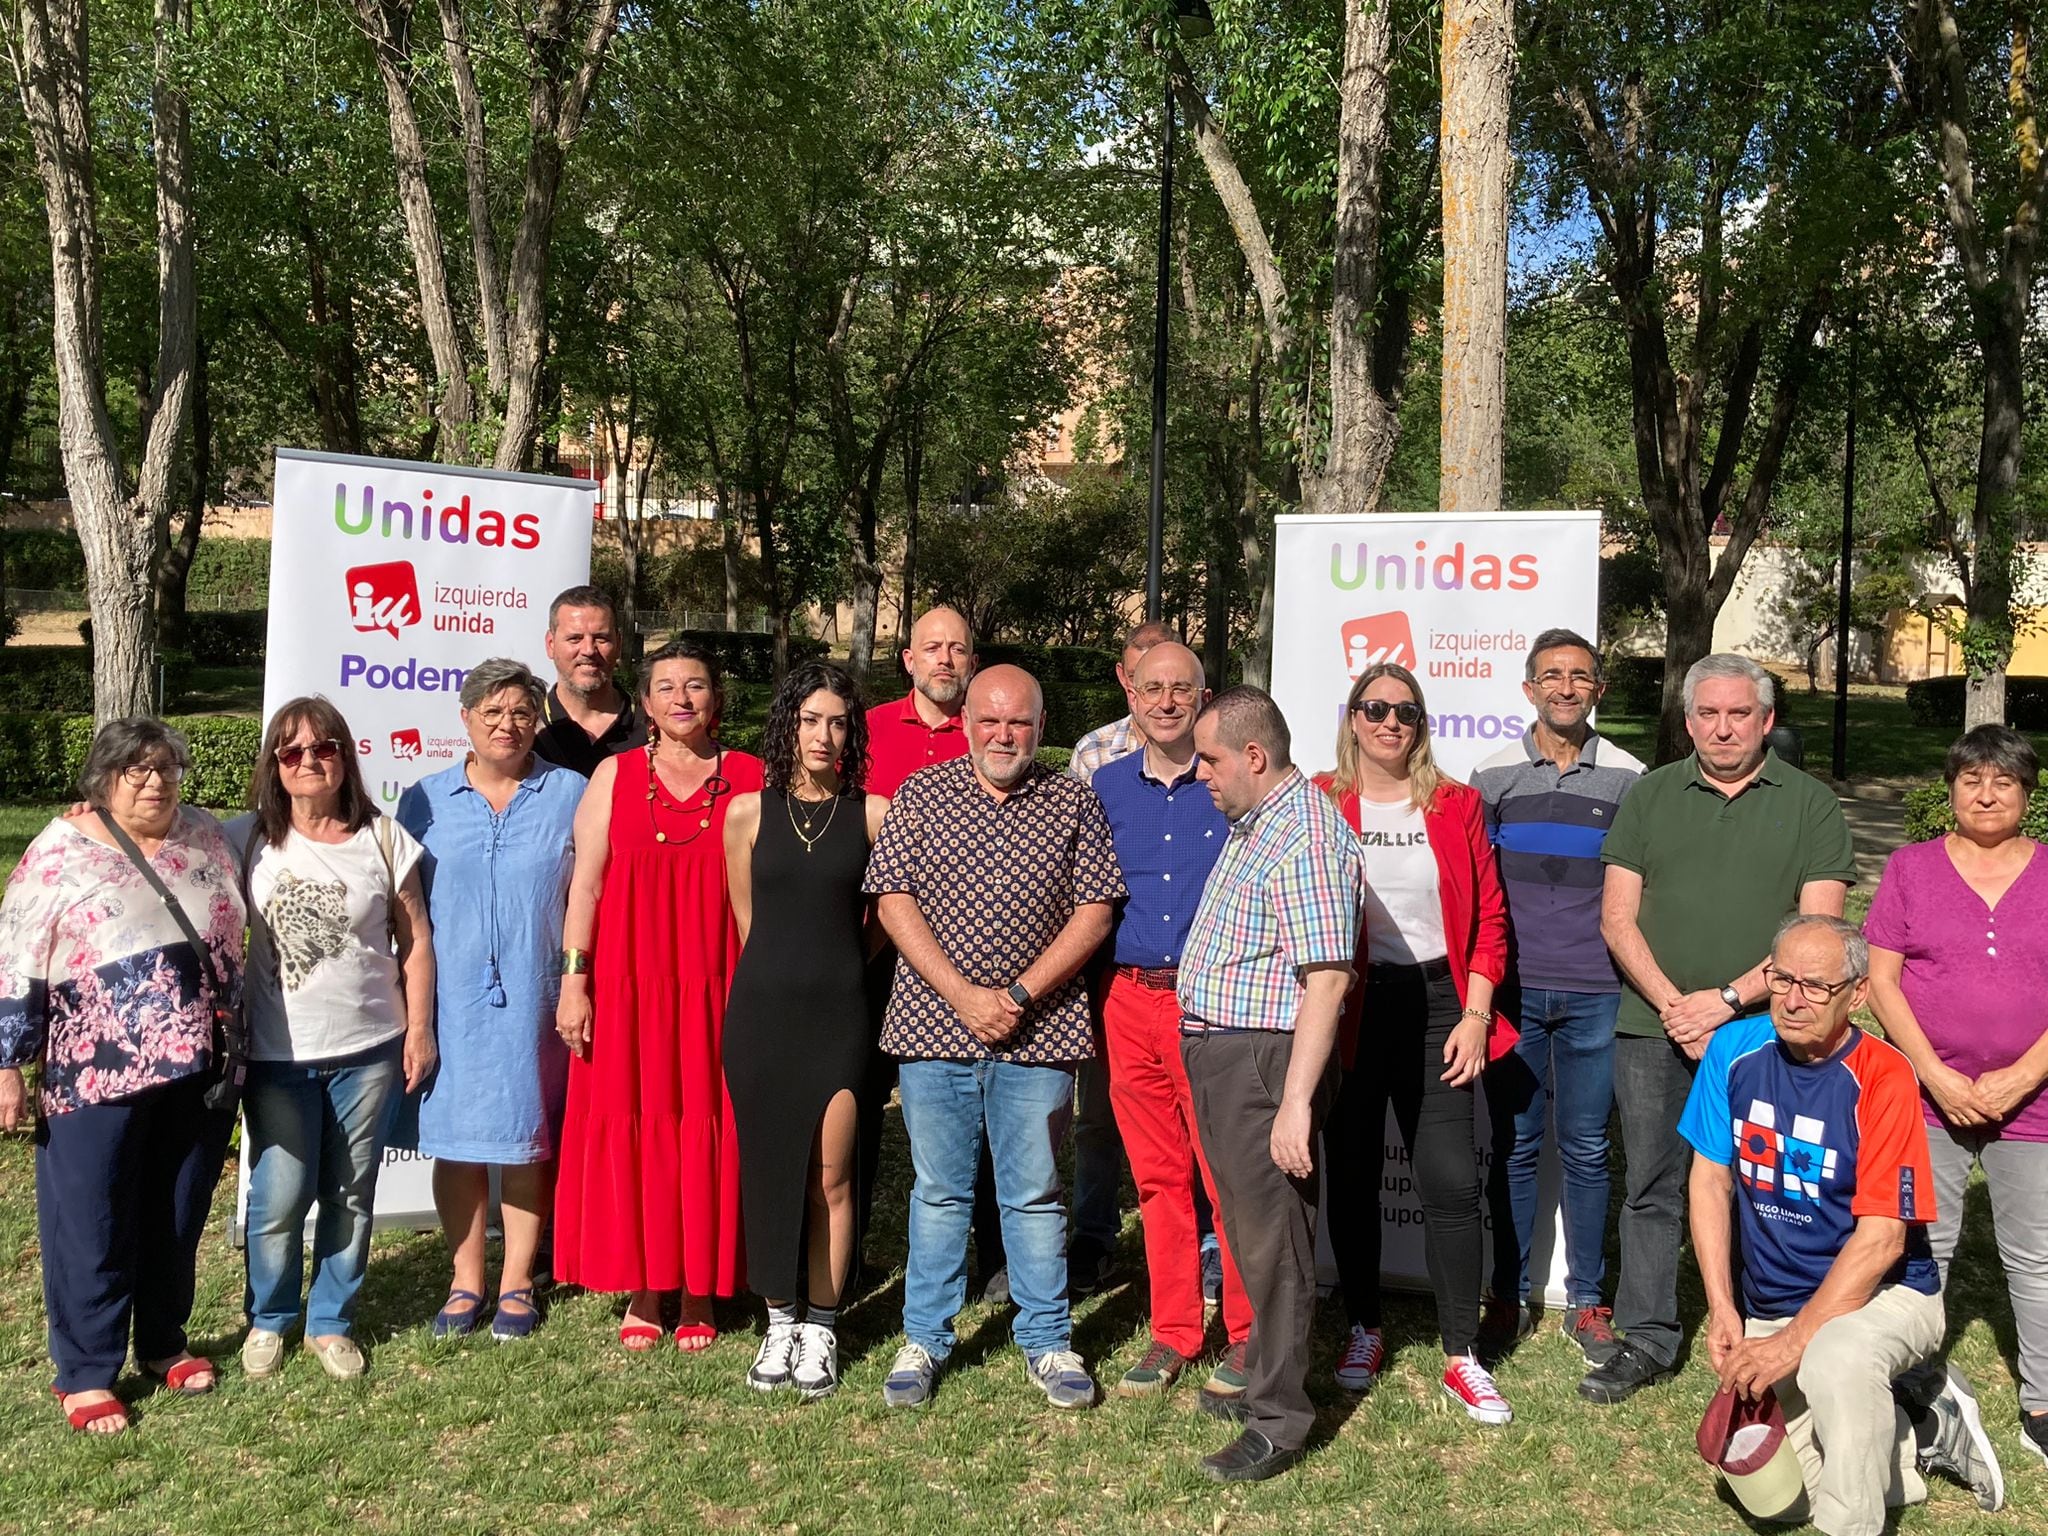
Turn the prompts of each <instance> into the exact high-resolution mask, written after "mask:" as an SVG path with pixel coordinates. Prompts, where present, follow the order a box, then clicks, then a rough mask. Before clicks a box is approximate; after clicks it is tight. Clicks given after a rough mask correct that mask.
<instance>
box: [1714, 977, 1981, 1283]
mask: <svg viewBox="0 0 2048 1536" xmlns="http://www.w3.org/2000/svg"><path fill="white" fill-rule="evenodd" d="M1678 1131H1679V1134H1680V1135H1681V1136H1683V1137H1684V1138H1685V1139H1686V1140H1687V1141H1689V1142H1691V1143H1692V1145H1693V1147H1694V1149H1695V1150H1696V1151H1698V1153H1699V1154H1700V1156H1702V1157H1704V1158H1707V1159H1709V1160H1710V1161H1712V1162H1716V1163H1719V1164H1721V1165H1722V1166H1723V1167H1725V1168H1729V1169H1730V1171H1731V1172H1733V1173H1734V1175H1735V1219H1736V1227H1737V1235H1738V1237H1739V1239H1740V1241H1739V1244H1738V1251H1739V1252H1740V1253H1741V1255H1742V1302H1743V1307H1744V1309H1745V1310H1746V1311H1747V1312H1748V1314H1749V1315H1750V1316H1751V1317H1758V1318H1781V1317H1790V1316H1792V1315H1793V1314H1794V1313H1795V1312H1797V1311H1798V1310H1799V1309H1800V1308H1801V1307H1803V1306H1805V1305H1806V1303H1807V1301H1808V1299H1809V1298H1811V1297H1812V1295H1813V1293H1814V1292H1815V1291H1816V1290H1818V1289H1820V1283H1821V1281H1823V1280H1825V1279H1826V1278H1827V1273H1828V1270H1829V1269H1831V1268H1832V1267H1833V1266H1834V1262H1835V1259H1836V1257H1837V1255H1839V1254H1840V1253H1841V1251H1842V1248H1843V1246H1844V1245H1845V1244H1847V1243H1848V1241H1849V1234H1850V1233H1851V1232H1853V1231H1855V1229H1856V1221H1857V1218H1859V1217H1862V1216H1889V1217H1891V1218H1893V1219H1894V1220H1897V1221H1903V1222H1905V1223H1906V1251H1905V1253H1904V1254H1903V1255H1902V1256H1901V1257H1900V1259H1899V1261H1898V1263H1897V1264H1895V1265H1893V1266H1892V1268H1891V1270H1890V1271H1889V1272H1888V1273H1887V1274H1886V1275H1885V1277H1884V1283H1885V1284H1886V1285H1904V1286H1907V1287H1909V1288H1910V1289H1912V1290H1916V1291H1919V1292H1921V1293H1922V1294H1924V1295H1928V1296H1932V1295H1934V1294H1935V1293H1936V1292H1938V1291H1939V1290H1940V1289H1941V1277H1940V1274H1939V1272H1938V1271H1937V1270H1936V1269H1935V1266H1934V1254H1933V1251H1932V1249H1930V1248H1929V1247H1928V1243H1927V1223H1929V1222H1931V1221H1933V1220H1934V1175H1933V1173H1932V1170H1931V1169H1930V1167H1929V1164H1928V1160H1927V1128H1926V1126H1924V1125H1922V1124H1921V1122H1920V1087H1919V1084H1918V1082H1916V1081H1915V1079H1914V1077H1913V1068H1912V1067H1911V1065H1910V1064H1908V1062H1907V1061H1906V1058H1905V1057H1904V1056H1902V1055H1900V1054H1899V1051H1898V1049H1897V1047H1895V1046H1890V1045H1887V1044H1885V1042H1884V1041H1882V1040H1879V1039H1877V1038H1875V1037H1874V1036H1871V1035H1866V1034H1864V1033H1863V1031H1862V1030H1860V1029H1855V1028H1851V1029H1850V1031H1849V1038H1848V1039H1847V1040H1845V1041H1844V1042H1843V1043H1842V1045H1841V1047H1840V1048H1839V1049H1838V1050H1837V1051H1836V1052H1835V1053H1834V1054H1833V1055H1832V1056H1830V1057H1828V1058H1827V1060H1825V1061H1815V1062H1802V1061H1795V1060H1794V1059H1793V1058H1792V1056H1791V1055H1790V1054H1789V1053H1787V1051H1786V1050H1785V1048H1784V1047H1783V1046H1782V1045H1780V1044H1779V1043H1778V1035H1777V1031H1776V1030H1774V1029H1773V1028H1772V1027H1771V1019H1770V1015H1769V1014H1758V1015H1756V1016H1755V1017H1753V1018H1747V1019H1736V1020H1734V1021H1733V1022H1731V1023H1727V1024H1723V1025H1722V1026H1721V1027H1720V1028H1719V1029H1718V1030H1716V1031H1715V1032H1714V1041H1713V1044H1712V1045H1710V1046H1708V1047H1707V1054H1706V1057H1705V1059H1704V1060H1702V1061H1701V1062H1700V1068H1699V1075H1698V1076H1697V1077H1695V1078H1694V1079H1693V1084H1692V1096H1691V1098H1689V1099H1687V1100H1686V1105H1685V1114H1684V1115H1683V1117H1681V1118H1680V1120H1679V1122H1678Z"/></svg>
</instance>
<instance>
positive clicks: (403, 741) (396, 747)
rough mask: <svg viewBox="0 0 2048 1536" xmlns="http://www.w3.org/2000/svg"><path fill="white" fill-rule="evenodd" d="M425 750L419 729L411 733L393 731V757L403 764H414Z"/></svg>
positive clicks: (410, 731)
mask: <svg viewBox="0 0 2048 1536" xmlns="http://www.w3.org/2000/svg"><path fill="white" fill-rule="evenodd" d="M425 750H426V748H425V747H424V746H423V745H422V744H421V742H420V733H419V730H418V728H417V727H415V728H414V729H412V730H409V731H393V732H392V733H391V755H392V756H393V757H395V758H397V759H398V760H399V761H400V762H401V763H410V762H413V761H414V760H416V759H417V758H418V757H419V756H420V754H421V753H422V752H424V751H425Z"/></svg>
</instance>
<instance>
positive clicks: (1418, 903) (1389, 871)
mask: <svg viewBox="0 0 2048 1536" xmlns="http://www.w3.org/2000/svg"><path fill="white" fill-rule="evenodd" d="M1358 841H1359V845H1360V846H1361V847H1362V848H1363V849H1364V850H1365V942H1366V959H1367V960H1368V961H1369V962H1370V963H1371V964H1373V965H1420V964H1421V963H1422V962H1423V961H1425V960H1441V959H1443V957H1444V955H1445V954H1446V952H1447V946H1446V945H1445V943H1444V902H1443V894H1442V892H1440V891H1439V890H1438V889H1437V871H1436V855H1435V854H1434V853H1432V852H1431V851H1430V847H1429V830H1428V827H1427V826H1426V824H1425V823H1424V821H1423V819H1422V812H1421V811H1419V810H1417V809H1416V808H1415V807H1414V806H1413V805H1411V804H1410V803H1409V802H1408V798H1407V796H1405V795H1404V796H1402V797H1401V798H1400V799H1399V800H1395V801H1392V802H1389V803H1387V804H1380V803H1378V802H1376V801H1372V800H1367V799H1365V798H1364V797H1363V796H1361V797H1360V798H1359V801H1358Z"/></svg>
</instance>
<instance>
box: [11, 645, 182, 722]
mask: <svg viewBox="0 0 2048 1536" xmlns="http://www.w3.org/2000/svg"><path fill="white" fill-rule="evenodd" d="M158 655H159V659H160V660H161V661H162V663H163V667H164V690H165V694H166V696H167V697H170V698H173V699H175V698H177V697H179V696H180V695H182V694H183V693H184V692H185V691H186V690H187V689H188V688H189V687H190V686H191V682H192V656H191V653H190V652H187V651H162V652H159V653H158ZM152 682H154V679H152ZM0 700H4V701H5V702H6V704H7V706H8V707H9V708H11V709H26V710H35V709H50V710H56V711H57V712H58V713H60V714H67V715H89V714H91V713H92V652H91V651H90V650H87V649H86V648H85V647H83V646H77V645H10V646H6V647H4V648H0Z"/></svg>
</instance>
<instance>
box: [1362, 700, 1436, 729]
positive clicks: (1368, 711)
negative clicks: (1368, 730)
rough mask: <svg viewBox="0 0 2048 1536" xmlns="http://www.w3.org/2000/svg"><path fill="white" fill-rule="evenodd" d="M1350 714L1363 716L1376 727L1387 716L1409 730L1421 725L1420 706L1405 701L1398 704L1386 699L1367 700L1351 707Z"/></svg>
mask: <svg viewBox="0 0 2048 1536" xmlns="http://www.w3.org/2000/svg"><path fill="white" fill-rule="evenodd" d="M1351 713H1353V714H1354V715H1363V716H1365V718H1366V719H1368V720H1370V721H1371V722H1372V723H1373V724H1374V725H1378V724H1379V723H1380V722H1381V721H1382V720H1384V719H1386V718H1387V716H1388V715H1392V716H1393V717H1394V719H1395V720H1397V721H1399V722H1400V723H1401V724H1402V725H1405V726H1407V727H1408V728H1409V729H1410V730H1413V729H1414V728H1415V727H1416V726H1418V725H1420V724H1421V723H1422V706H1421V705H1420V704H1415V703H1411V702H1409V701H1408V700H1405V699H1404V700H1402V702H1400V703H1399V704H1394V703H1390V702H1389V701H1388V700H1386V699H1367V700H1365V701H1364V702H1363V703H1359V704H1354V705H1352V706H1351Z"/></svg>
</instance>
